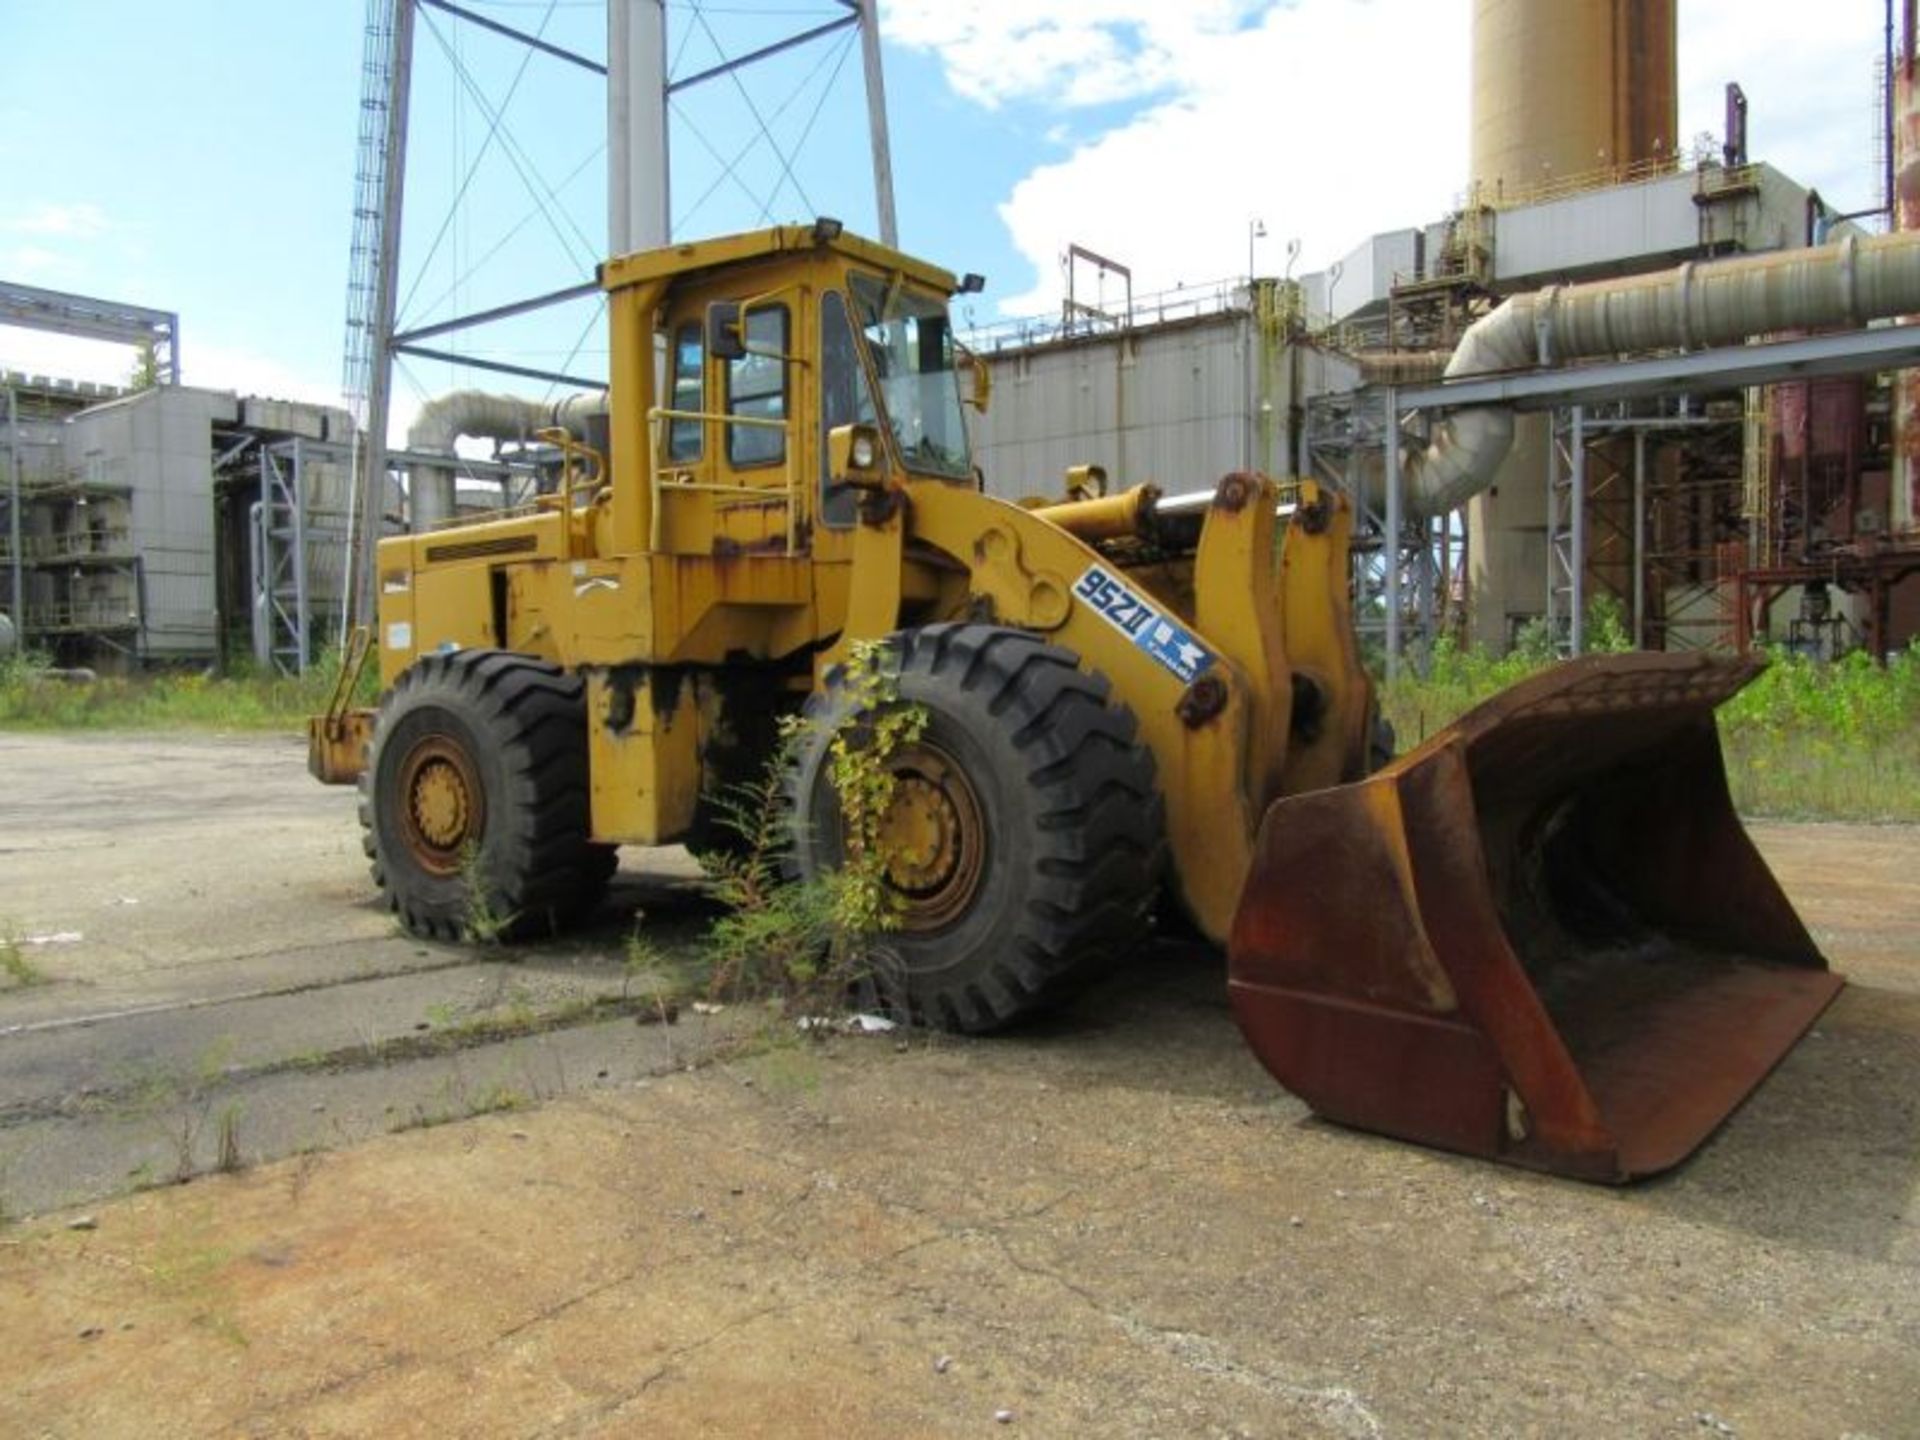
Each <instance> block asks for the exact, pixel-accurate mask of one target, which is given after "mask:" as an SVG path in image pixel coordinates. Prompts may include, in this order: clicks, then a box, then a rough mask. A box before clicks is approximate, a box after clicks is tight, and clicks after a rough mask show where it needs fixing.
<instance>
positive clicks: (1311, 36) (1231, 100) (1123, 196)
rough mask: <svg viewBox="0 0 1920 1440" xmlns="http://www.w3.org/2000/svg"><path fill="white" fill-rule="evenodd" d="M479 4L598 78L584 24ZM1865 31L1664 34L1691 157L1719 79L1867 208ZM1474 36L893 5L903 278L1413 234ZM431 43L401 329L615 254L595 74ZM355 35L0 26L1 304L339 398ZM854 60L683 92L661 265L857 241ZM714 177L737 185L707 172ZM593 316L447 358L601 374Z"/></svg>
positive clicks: (126, 11) (1016, 287) (1136, 14)
mask: <svg viewBox="0 0 1920 1440" xmlns="http://www.w3.org/2000/svg"><path fill="white" fill-rule="evenodd" d="M467 3H468V4H469V5H470V6H471V8H474V9H478V10H481V11H484V12H485V13H487V14H490V15H493V16H495V17H497V18H499V19H501V20H502V21H505V22H506V23H509V24H512V25H514V26H516V27H518V28H522V29H527V30H535V29H540V30H542V31H543V33H544V34H545V35H546V36H547V37H548V38H550V39H552V40H553V41H555V42H556V43H558V44H561V45H564V46H567V47H569V48H574V49H577V50H580V51H582V52H585V53H588V54H592V55H596V56H597V55H599V54H600V53H601V52H602V50H603V48H604V36H605V20H604V6H603V4H602V3H601V0H467ZM1881 10H1882V7H1881V3H1880V0H1834V3H1830V4H1829V5H1827V6H1825V7H1823V10H1822V16H1823V21H1822V25H1821V27H1820V29H1819V31H1818V32H1817V33H1812V32H1809V30H1808V27H1807V24H1806V21H1805V19H1804V18H1803V17H1804V15H1805V13H1806V7H1805V6H1803V5H1801V4H1799V3H1797V0H1682V4H1681V27H1682V35H1681V55H1682V66H1681V87H1682V121H1681V132H1682V136H1681V140H1682V143H1683V144H1685V143H1686V142H1687V141H1689V140H1690V139H1691V138H1692V137H1693V136H1694V135H1695V134H1696V133H1697V132H1699V131H1702V130H1715V129H1718V127H1719V122H1720V90H1721V86H1722V85H1723V84H1724V82H1725V81H1726V80H1729V79H1738V80H1740V81H1741V82H1742V84H1743V85H1744V86H1745V88H1746V90H1747V93H1748V95H1749V97H1750V98H1751V101H1752V106H1753V146H1754V152H1755V155H1756V157H1757V158H1762V159H1768V160H1771V161H1773V162H1774V163H1776V164H1779V165H1780V166H1781V168H1783V169H1786V170H1787V171H1788V172H1789V173H1792V174H1794V175H1795V176H1797V177H1798V178H1801V179H1803V180H1806V181H1809V182H1811V183H1814V184H1817V185H1819V186H1820V188H1821V189H1822V190H1823V191H1824V192H1825V193H1826V194H1827V195H1828V196H1829V198H1830V199H1833V200H1834V201H1836V202H1837V203H1839V204H1841V205H1844V206H1848V207H1852V206H1860V205H1866V204H1869V203H1872V202H1873V201H1874V199H1875V198H1877V197H1876V196H1875V194H1874V193H1873V190H1872V162H1871V155H1870V150H1871V143H1872V118H1873V117H1872V111H1873V103H1874V101H1873V93H1872V76H1873V66H1874V62H1875V59H1876V56H1877V54H1878V45H1879V26H1880V17H1881ZM1468 12H1469V5H1468V3H1467V0H1193V3H1189V4H1182V5H1175V4H1168V3H1165V0H974V3H971V4H956V3H952V0H883V5H882V15H883V32H884V34H885V37H886V47H885V49H886V66H887V88H888V98H889V102H890V103H889V110H890V116H891V121H892V129H893V149H894V168H895V176H896V185H897V188H898V191H899V212H900V224H901V237H902V241H903V244H904V245H905V246H906V248H908V249H910V250H914V251H917V252H919V253H923V254H925V255H927V256H928V257H929V258H931V259H934V260H937V261H939V262H941V263H944V264H946V265H948V266H950V267H952V268H954V269H971V270H979V271H982V272H984V273H986V274H987V275H988V276H989V278H990V281H991V288H990V290H989V292H988V295H987V296H986V297H985V299H984V300H983V301H982V302H979V303H978V306H977V313H976V318H978V319H980V320H989V319H992V318H994V317H995V315H996V314H997V313H998V311H999V309H1000V307H1009V308H1010V309H1011V310H1012V311H1014V312H1016V313H1024V312H1029V311H1034V310H1039V309H1042V308H1045V307H1047V306H1049V305H1051V304H1052V303H1053V301H1054V299H1055V297H1056V295H1057V292H1058V285H1059V271H1058V264H1057V256H1058V254H1059V252H1060V251H1062V250H1064V248H1065V246H1066V245H1067V243H1068V242H1070V241H1079V242H1081V243H1083V244H1086V245H1089V246H1091V247H1092V248H1093V249H1095V250H1099V251H1101V252H1102V253H1105V254H1110V255H1114V256H1115V257H1117V258H1120V259H1122V260H1124V261H1126V262H1127V263H1130V264H1132V265H1133V266H1134V267H1135V269H1136V271H1137V272H1138V280H1137V287H1138V288H1140V289H1157V288H1170V287H1172V286H1173V285H1175V284H1176V283H1184V284H1197V283H1203V282H1207V281H1211V280H1215V279H1219V278H1223V277H1226V276H1230V275H1236V274H1239V273H1241V272H1242V271H1244V270H1245V268H1246V256H1247V244H1248V224H1249V222H1250V221H1251V220H1253V219H1255V218H1258V219H1260V220H1261V221H1262V222H1263V223H1264V224H1265V226H1266V229H1267V235H1268V238H1267V239H1265V240H1263V241H1262V242H1261V245H1262V247H1263V250H1262V252H1261V253H1259V254H1257V256H1256V264H1257V265H1258V267H1259V268H1260V269H1262V270H1277V269H1279V268H1280V266H1281V264H1282V263H1283V247H1284V245H1285V242H1286V241H1287V240H1289V239H1294V238H1297V239H1299V240H1300V241H1301V242H1302V245H1303V262H1304V263H1303V268H1311V267H1313V266H1316V265H1319V264H1324V263H1325V262H1326V261H1328V260H1330V259H1332V258H1334V257H1335V256H1337V255H1339V254H1340V253H1342V252H1343V251H1345V250H1346V249H1347V248H1349V247H1351V246H1352V245H1353V244H1355V243H1357V242H1358V241H1359V240H1361V239H1362V238H1364V237H1365V236H1366V235H1368V234H1370V233H1372V232H1373V231H1375V230H1380V229H1385V228H1389V227H1392V226H1399V225H1406V224H1416V223H1423V222H1425V221H1428V220H1431V219H1434V218H1437V217H1438V216H1439V215H1440V214H1441V213H1442V212H1443V211H1444V210H1445V209H1446V208H1447V207H1448V206H1449V205H1450V204H1451V203H1452V202H1453V200H1454V199H1455V197H1456V196H1457V194H1458V192H1459V190H1460V188H1461V186H1462V184H1463V182H1464V179H1465V175H1464V170H1465V163H1466V162H1465V155H1466V105H1467V94H1466V70H1467V17H1468ZM423 13H424V14H425V16H426V17H427V18H426V19H424V20H423V22H422V27H421V34H420V37H419V40H418V44H417V51H418V63H417V66H416V88H415V100H414V119H415V128H414V134H415V141H414V145H413V148H412V151H411V153H410V177H411V181H412V183H411V184H410V188H409V197H408V204H409V213H408V219H407V225H406V230H405V245H404V247H403V256H402V262H403V263H402V270H403V290H404V291H405V292H407V293H408V294H409V297H410V299H409V305H408V308H407V310H406V312H405V314H404V316H403V319H404V321H406V322H408V323H412V324H420V323H425V322H427V321H429V320H432V319H436V318H443V317H445V316H447V315H451V314H455V313H459V312H461V311H469V310H473V309H478V308H482V307H484V306H486V305H490V304H495V303H499V302H501V301H503V300H508V299H512V298H517V297H519V296H522V295H526V294H532V293H538V292H541V291H544V290H549V289H554V288H558V287H560V286H563V285H566V284H568V283H571V282H573V281H574V280H576V279H578V278H581V277H582V276H583V275H584V274H586V273H588V271H589V270H590V267H591V263H592V260H593V258H594V257H595V255H596V253H597V251H598V249H599V248H600V246H601V244H602V243H603V242H604V235H605V218H604V199H603V196H604V184H605V167H604V158H603V156H602V155H601V153H600V148H599V147H600V145H601V142H602V134H601V131H602V129H603V125H604V101H603V97H602V94H601V92H600V89H599V87H598V84H597V82H596V81H595V79H594V77H592V76H591V75H589V74H587V73H586V72H583V71H578V70H575V69H573V68H571V67H568V66H566V65H564V64H561V63H559V62H556V61H553V60H550V59H547V58H544V57H540V58H535V59H533V60H529V61H526V64H525V69H524V73H522V74H521V75H520V78H519V83H518V85H517V87H516V86H515V85H514V84H513V81H514V76H515V73H516V71H517V70H518V69H519V67H520V66H521V63H522V61H523V59H525V52H523V51H522V50H521V49H520V48H519V47H516V46H513V45H510V44H507V43H505V42H501V41H499V40H497V39H494V38H493V37H489V36H486V35H484V34H482V33H479V32H476V31H474V30H473V29H472V28H471V27H468V26H465V25H462V24H460V23H459V22H457V21H455V20H453V19H452V18H450V17H448V16H446V15H445V14H442V13H438V12H433V11H427V12H423ZM837 13H841V12H839V10H838V8H837V7H836V6H835V5H834V4H833V3H832V0H712V3H709V4H706V5H703V6H702V7H700V8H699V9H698V11H696V9H695V8H694V7H693V6H692V5H691V4H690V3H685V0H676V3H673V4H671V5H670V6H669V21H670V27H671V39H670V48H671V49H672V50H673V51H674V53H675V69H674V73H675V74H678V75H686V74H689V73H691V72H692V71H694V70H697V69H699V68H701V67H702V66H704V65H707V64H710V63H712V61H713V59H714V58H715V57H716V55H717V54H718V53H722V52H724V53H735V54H737V53H740V52H741V51H744V50H746V49H750V48H752V47H753V46H754V45H756V44H759V43H763V42H764V41H765V40H767V39H769V38H771V37H772V36H774V35H776V34H782V33H790V32H792V31H794V30H796V29H803V28H806V27H808V26H810V25H813V24H816V23H819V22H820V21H821V20H823V19H827V18H831V17H832V16H833V15H835V14H837ZM363 21H364V7H363V4H362V3H361V0H246V3H242V0H170V3H166V4H155V3H151V0H66V3H62V4H56V5H49V4H36V3H30V0H0V127H4V133H6V134H7V135H8V136H9V137H10V142H9V146H8V152H9V159H8V176H7V184H6V186H5V187H4V191H0V277H4V278H6V279H9V280H15V281H21V282H25V283H28V284H36V285H43V286H47V287H49V288H55V289H65V290H74V291H80V292H82V293H87V294H97V295H102V296H107V297H110V298H115V299H121V300H126V301H132V302H135V303H139V304H145V305H153V306H157V307H160V308H165V309H172V310H177V311H179V312H180V314H181V326H182V350H183V358H184V361H185V370H186V378H187V379H188V380H189V381H190V382H192V383H199V384H212V385H222V386H234V387H238V388H242V389H249V390H253V391H257V392H263V393H272V394H283V395H295V396H300V397H303V398H313V399H330V398H334V397H335V396H337V393H338V388H339V374H340V352H341V343H342V335H343V317H344V296H345V286H346V273H347V258H348V255H347V252H348V242H349V236H350V231H351V205H352V190H353V174H354V163H355V138H356V131H357V122H358V109H359V88H360V62H361V48H362V25H363ZM850 39H851V37H850V36H841V37H835V38H831V39H828V40H825V41H821V42H817V43H815V44H814V45H811V46H808V47H806V48H805V49H802V50H797V51H795V52H793V53H791V54H790V55H788V56H786V57H783V58H782V59H781V60H780V61H778V62H776V63H773V64H770V65H767V66H764V67H760V68H758V69H756V70H754V71H750V72H747V74H746V75H745V76H743V81H744V82H745V88H746V94H745V95H743V94H742V93H741V90H740V88H738V87H735V86H733V85H732V84H731V82H728V81H720V82H717V83H715V84H711V85H708V86H704V87H701V88H699V89H697V90H694V91H689V92H685V95H684V98H683V101H682V105H681V108H680V110H679V111H678V112H677V114H676V118H675V134H674V141H675V150H674V177H673V183H674V199H675V205H674V209H675V213H676V226H677V229H678V231H679V233H682V234H689V235H699V234H713V233H722V232H725V231H728V230H734V229H741V228H747V227H750V226H753V225H756V224H759V223H763V216H771V217H772V218H774V219H781V220H784V219H794V218H804V217H806V216H808V215H810V214H812V213H814V212H825V213H830V214H837V215H840V216H842V217H843V218H845V219H846V220H848V222H849V223H850V224H853V225H854V226H855V227H856V228H870V227H871V225H872V215H873V209H872V198H871V194H872V191H871V179H870V170H869V168H868V160H867V151H866V148H865V147H866V140H865V128H864V125H865V113H864V99H863V96H862V92H861V89H860V85H859V54H858V51H857V49H855V48H851V47H850V45H849V44H848V42H849V41H850ZM463 72H464V75H465V76H466V78H465V79H463V78H462V74H463ZM510 90H511V94H512V98H511V101H510V102H509V103H507V105H506V107H505V111H504V116H505V120H504V134H505V135H506V136H508V137H510V138H511V144H510V145H509V144H508V143H506V141H505V140H503V139H502V136H501V134H499V133H496V134H495V135H494V138H493V139H492V141H488V138H487V137H488V134H489V131H490V128H491V125H490V119H489V117H488V115H487V114H486V113H485V112H486V110H487V109H488V108H492V107H498V106H499V105H500V104H501V102H502V99H503V97H505V96H507V95H508V93H509V91H510ZM476 96H477V97H479V98H476ZM750 106H751V108H752V109H757V110H758V111H759V112H760V115H761V116H762V117H764V118H766V119H767V120H768V122H769V128H770V129H771V130H772V131H773V133H774V135H775V136H776V137H777V138H778V139H779V141H780V144H781V147H782V149H783V150H784V151H786V152H788V153H789V155H790V164H789V166H783V165H782V164H781V163H780V162H779V161H777V160H776V159H775V158H774V156H773V153H772V151H771V150H770V149H769V147H768V146H767V145H766V144H765V143H764V141H760V140H759V139H758V136H759V129H758V125H757V123H756V121H755V118H754V116H753V114H752V113H751V109H750ZM803 132H804V134H805V139H804V143H802V141H801V135H802V133H803ZM743 152H744V153H743ZM736 155H739V156H740V157H741V158H740V161H739V165H738V169H737V175H736V176H734V177H729V176H727V175H726V173H725V167H724V165H723V164H722V163H721V161H722V160H723V159H731V158H733V157H735V156H736ZM716 157H720V158H716ZM788 168H790V169H791V172H792V173H791V177H790V178H789V176H788V175H787V173H786V172H787V169H788ZM469 176H470V177H471V178H470V179H469V178H468V177H469ZM463 181H465V182H466V183H467V186H468V189H467V196H466V200H465V202H464V203H463V204H461V205H460V206H459V207H457V208H455V207H453V206H451V204H450V201H451V198H452V196H453V194H454V193H455V191H456V190H457V189H458V187H459V186H460V184H461V183H462V182H463ZM593 308H594V307H593V305H592V302H583V303H582V304H580V305H577V306H575V307H573V308H572V309H571V310H569V311H566V312H562V313H556V314H552V315H548V316H544V317H541V318H540V319H537V320H528V321H523V322H518V323H516V324H512V325H504V326H498V327H494V328H493V329H492V330H490V331H487V332H475V333H473V334H470V335H468V336H466V337H463V338H462V339H461V340H460V341H459V342H458V343H459V344H460V345H462V346H463V347H464V348H466V349H467V350H468V351H469V352H470V353H492V354H497V355H499V356H500V357H502V358H518V359H520V360H521V361H522V362H523V363H529V364H535V365H541V366H549V365H550V366H554V367H556V368H559V367H561V366H562V363H563V362H565V368H568V369H570V370H573V371H576V372H578V373H583V374H595V373H599V372H600V370H601V367H602V364H603V362H602V360H601V358H600V355H599V353H598V352H599V350H600V348H601V347H602V346H603V344H604V342H603V341H602V340H601V339H600V338H599V337H598V335H597V333H596V330H595V327H594V324H593V321H594V314H593ZM129 363H130V361H129V358H128V357H127V356H126V354H125V353H124V352H116V351H112V350H110V349H106V348H104V347H95V346H87V345H84V344H78V343H75V342H65V343H62V342H59V341H57V340H54V339H52V338H50V337H43V336H37V335H34V334H32V333H30V332H25V331H17V330H7V329H4V328H0V366H8V367H13V368H30V369H35V370H51V371H53V372H54V373H64V374H70V375H74V376H76V377H77V378H97V379H114V378H118V377H120V376H123V375H124V374H125V372H126V370H127V368H128V366H129ZM461 384H486V385H490V386H494V385H497V384H498V382H496V381H493V380H491V379H489V378H488V377H485V376H483V375H478V374H476V373H475V372H472V371H461V370H456V369H454V368H453V367H450V366H446V365H441V364H435V363H423V362H409V364H408V367H407V373H406V374H405V375H404V376H402V377H401V379H400V380H399V381H398V382H397V384H396V390H397V395H396V401H397V408H398V409H399V410H400V411H401V413H402V414H403V415H404V414H405V412H406V411H407V410H409V409H410V408H411V406H412V404H413V403H416V402H417V401H418V399H420V398H423V397H424V396H425V395H427V394H430V393H434V392H437V391H440V390H444V389H447V388H451V387H453V386H456V385H461ZM508 388H511V387H508ZM540 388H541V387H538V386H535V387H534V389H535V390H536V391H538V390H539V389H540Z"/></svg>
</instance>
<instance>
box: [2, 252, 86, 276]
mask: <svg viewBox="0 0 1920 1440" xmlns="http://www.w3.org/2000/svg"><path fill="white" fill-rule="evenodd" d="M71 268H72V259H71V257H70V256H68V255H67V254H65V253H64V252H62V251H59V250H49V249H47V248H46V247H45V246H44V245H8V246H5V247H0V277H4V278H5V279H8V280H14V281H18V282H19V283H21V284H23V285H25V284H32V283H33V282H35V281H40V280H49V279H57V278H58V277H59V276H60V274H61V272H63V271H65V270H69V269H71Z"/></svg>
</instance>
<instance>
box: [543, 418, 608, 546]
mask: <svg viewBox="0 0 1920 1440" xmlns="http://www.w3.org/2000/svg"><path fill="white" fill-rule="evenodd" d="M533 436H534V439H536V440H544V441H545V442H546V443H547V444H549V445H552V446H553V447H555V448H556V449H557V450H559V452H560V493H559V494H558V495H557V496H551V497H544V498H547V499H551V500H553V501H554V502H556V503H557V504H558V506H559V509H560V558H561V559H563V560H571V559H573V476H574V469H575V466H576V465H577V464H578V463H579V462H580V461H582V460H585V461H587V462H588V463H587V465H586V469H587V471H588V475H589V482H588V483H589V484H590V485H591V486H592V491H591V492H590V493H597V492H598V491H599V489H600V488H601V486H602V485H603V484H604V483H605V482H604V478H603V477H605V475H606V473H607V459H606V456H604V455H602V454H601V453H600V452H599V451H598V450H596V449H594V448H593V447H592V446H591V445H589V444H587V443H586V442H585V441H584V440H579V439H576V438H575V437H574V434H573V432H572V431H571V430H568V429H567V428H566V427H565V426H560V425H555V426H549V427H548V428H547V429H544V430H536V431H534V432H533ZM588 503H592V502H591V501H589V502H588Z"/></svg>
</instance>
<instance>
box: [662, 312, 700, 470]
mask: <svg viewBox="0 0 1920 1440" xmlns="http://www.w3.org/2000/svg"><path fill="white" fill-rule="evenodd" d="M706 358H707V351H706V342H705V339H704V338H703V337H702V335H701V331H700V326H699V325H698V324H697V323H696V324H690V325H682V326H681V327H680V329H679V331H678V332H677V333H676V334H675V335H674V337H673V394H672V396H671V398H670V399H669V401H668V404H667V408H668V409H669V410H684V411H687V412H689V413H695V412H698V411H701V410H704V409H706V398H707V389H706V383H705V379H704V375H705V368H706V365H705V362H706ZM704 429H705V427H704V426H703V425H702V424H701V423H700V422H699V421H698V420H670V421H668V422H667V459H669V460H676V461H685V460H698V459H699V458H700V443H701V442H700V437H701V432H702V431H703V430H704Z"/></svg>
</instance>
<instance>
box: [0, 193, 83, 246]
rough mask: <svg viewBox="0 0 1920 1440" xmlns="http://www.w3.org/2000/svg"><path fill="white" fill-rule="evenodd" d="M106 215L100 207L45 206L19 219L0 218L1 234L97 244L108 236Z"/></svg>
mask: <svg viewBox="0 0 1920 1440" xmlns="http://www.w3.org/2000/svg"><path fill="white" fill-rule="evenodd" d="M107 229H108V225H107V216H106V212H105V211H104V210H102V209H101V208H100V207H99V206H98V205H92V204H88V203H85V202H82V203H80V204H77V205H55V204H51V203H48V202H44V201H43V202H41V203H40V204H37V205H35V206H33V207H32V208H31V209H29V210H27V211H25V212H23V213H21V214H17V215H0V233H5V234H11V235H37V236H42V237H45V238H47V239H59V240H94V239H98V238H99V237H100V236H102V235H104V234H106V233H107Z"/></svg>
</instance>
